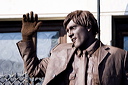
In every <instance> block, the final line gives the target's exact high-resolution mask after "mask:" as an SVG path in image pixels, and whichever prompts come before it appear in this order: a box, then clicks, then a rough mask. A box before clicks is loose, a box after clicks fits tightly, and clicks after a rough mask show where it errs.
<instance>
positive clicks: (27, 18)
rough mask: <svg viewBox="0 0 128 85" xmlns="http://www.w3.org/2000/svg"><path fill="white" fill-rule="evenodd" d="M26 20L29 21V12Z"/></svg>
mask: <svg viewBox="0 0 128 85" xmlns="http://www.w3.org/2000/svg"><path fill="white" fill-rule="evenodd" d="M26 20H27V21H29V20H30V19H29V13H27V14H26Z"/></svg>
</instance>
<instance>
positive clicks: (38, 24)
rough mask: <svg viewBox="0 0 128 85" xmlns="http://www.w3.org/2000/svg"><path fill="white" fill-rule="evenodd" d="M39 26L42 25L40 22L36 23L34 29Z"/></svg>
mask: <svg viewBox="0 0 128 85" xmlns="http://www.w3.org/2000/svg"><path fill="white" fill-rule="evenodd" d="M41 25H42V22H41V21H40V22H38V23H37V24H36V26H35V28H36V29H38V28H39V27H40V26H41Z"/></svg>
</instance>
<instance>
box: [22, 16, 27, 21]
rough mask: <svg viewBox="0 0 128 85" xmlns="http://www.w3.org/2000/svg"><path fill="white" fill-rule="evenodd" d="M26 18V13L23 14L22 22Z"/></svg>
mask: <svg viewBox="0 0 128 85" xmlns="http://www.w3.org/2000/svg"><path fill="white" fill-rule="evenodd" d="M26 21H27V20H26V15H25V14H24V15H23V18H22V22H26Z"/></svg>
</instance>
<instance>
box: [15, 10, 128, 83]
mask: <svg viewBox="0 0 128 85" xmlns="http://www.w3.org/2000/svg"><path fill="white" fill-rule="evenodd" d="M29 16H30V17H29ZM63 24H64V28H65V29H66V31H67V33H68V36H69V37H70V39H71V40H72V42H73V43H72V44H68V43H67V44H59V45H58V46H56V47H55V48H54V49H53V50H52V51H51V56H50V57H48V58H45V59H41V60H39V59H38V58H37V57H36V53H35V52H36V51H35V49H34V46H33V42H32V35H33V34H34V33H35V32H37V30H38V28H39V26H40V25H41V22H38V17H37V14H35V17H33V12H31V13H30V15H29V14H26V15H23V20H22V30H21V32H22V41H20V42H18V43H17V45H18V48H19V51H20V54H21V56H22V58H23V61H24V66H25V70H26V71H27V73H28V74H29V76H30V77H44V76H45V78H44V82H43V85H128V55H127V51H124V50H122V49H119V48H116V47H112V46H108V45H104V44H102V42H100V41H99V40H97V39H96V38H95V36H96V34H97V33H99V31H98V26H97V20H96V19H95V18H94V16H93V14H92V13H90V12H89V11H82V10H77V11H74V12H71V13H69V14H68V15H67V17H66V18H65V20H64V23H63ZM42 49H43V48H42Z"/></svg>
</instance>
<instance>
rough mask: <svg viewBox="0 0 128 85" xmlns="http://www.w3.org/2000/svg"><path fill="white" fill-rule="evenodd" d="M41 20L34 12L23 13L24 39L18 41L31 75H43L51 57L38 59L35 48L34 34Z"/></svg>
mask: <svg viewBox="0 0 128 85" xmlns="http://www.w3.org/2000/svg"><path fill="white" fill-rule="evenodd" d="M40 25H41V22H38V15H37V14H35V16H34V15H33V12H30V14H29V13H27V14H26V15H25V14H24V15H23V19H22V29H21V33H22V41H20V42H18V43H17V46H18V49H19V52H20V55H21V57H22V59H23V61H24V68H25V71H26V72H27V73H28V74H29V76H38V77H43V76H44V74H45V72H46V68H47V64H48V61H49V58H46V59H42V60H38V58H37V56H36V50H35V49H34V45H33V41H32V36H33V35H34V33H36V32H37V30H38V28H39V26H40Z"/></svg>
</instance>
